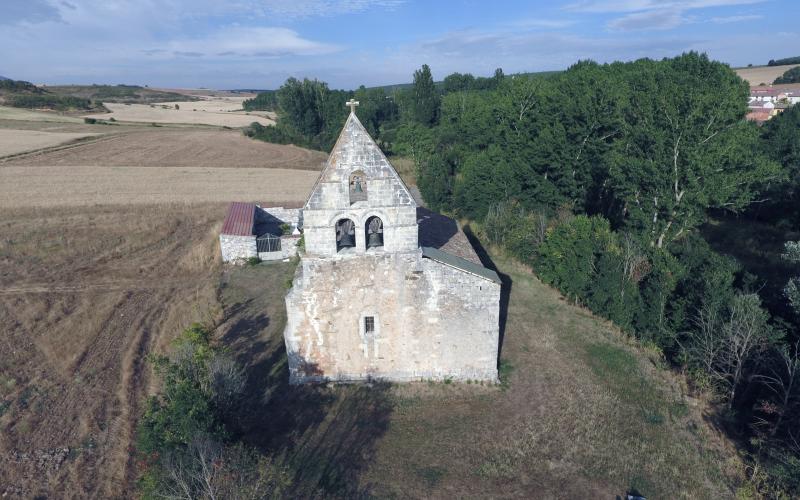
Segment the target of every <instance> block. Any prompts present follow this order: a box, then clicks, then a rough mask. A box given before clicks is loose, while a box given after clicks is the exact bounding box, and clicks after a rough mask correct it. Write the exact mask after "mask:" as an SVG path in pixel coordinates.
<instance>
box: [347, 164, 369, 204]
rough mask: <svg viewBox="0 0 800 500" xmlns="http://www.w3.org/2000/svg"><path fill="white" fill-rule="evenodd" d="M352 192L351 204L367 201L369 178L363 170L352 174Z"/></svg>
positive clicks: (350, 184) (350, 182) (350, 183)
mask: <svg viewBox="0 0 800 500" xmlns="http://www.w3.org/2000/svg"><path fill="white" fill-rule="evenodd" d="M348 186H349V188H348V189H349V191H350V204H351V205H352V204H353V203H355V202H357V201H367V176H366V175H365V174H364V172H362V171H361V170H356V171H355V172H353V173H352V174H350V179H349V182H348Z"/></svg>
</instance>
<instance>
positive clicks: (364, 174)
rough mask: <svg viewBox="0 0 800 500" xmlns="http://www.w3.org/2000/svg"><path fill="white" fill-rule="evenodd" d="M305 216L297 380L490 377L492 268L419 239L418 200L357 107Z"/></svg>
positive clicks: (296, 322) (291, 311)
mask: <svg viewBox="0 0 800 500" xmlns="http://www.w3.org/2000/svg"><path fill="white" fill-rule="evenodd" d="M375 217H378V218H379V219H380V222H381V223H382V225H380V224H377V225H375V224H374V220H375ZM302 219H303V233H304V236H305V246H306V254H305V255H304V256H302V259H301V263H300V265H299V266H298V269H297V274H296V275H295V279H294V282H293V286H292V288H291V290H290V291H289V293H288V294H287V296H286V308H287V317H288V319H287V325H286V329H285V331H284V338H285V342H286V349H287V352H288V356H289V370H290V376H291V382H292V383H302V382H312V381H316V382H318V381H324V380H334V381H358V380H367V379H386V380H393V381H410V380H422V379H435V380H442V379H448V378H451V379H455V380H470V379H471V380H488V381H495V380H497V353H498V342H499V320H500V318H499V315H500V313H499V309H500V286H501V285H500V280H499V278H497V275H496V274H495V273H494V272H492V271H489V270H487V269H485V268H483V267H482V266H480V265H479V264H477V263H476V262H474V260H473V262H470V261H468V260H465V259H464V258H461V257H457V256H454V255H451V254H447V253H445V252H442V251H439V250H433V249H429V250H427V251H426V250H425V249H422V248H420V245H419V241H420V236H419V225H418V211H417V205H416V203H415V202H414V200H413V198H412V197H411V194H410V193H409V191H408V189H407V188H406V186H405V185H404V184H403V182H402V180H401V179H400V177H399V176H398V175H397V172H396V171H395V170H394V168H393V167H392V166H391V164H389V162H388V161H387V159H386V157H385V156H384V155H383V153H382V152H381V151H380V148H378V146H377V145H376V144H375V143H374V142H373V141H372V139H371V138H370V137H369V134H368V133H367V132H366V130H365V129H364V128H363V126H362V125H361V123H360V122H359V121H358V118H356V116H355V114H354V113H351V114H350V116H349V118H348V120H347V122H346V124H345V126H344V129H343V130H342V133H341V135H340V136H339V140H338V141H337V143H336V146H335V147H334V149H333V151H332V152H331V155H330V157H329V159H328V162H327V164H326V168H325V170H324V171H323V172H322V174H321V175H320V179H319V180H318V181H317V183H316V185H315V186H314V189H313V191H312V193H311V195H310V197H309V199H308V201H307V202H306V205H305V206H304V208H303V211H302ZM344 220H346V221H350V225H347V226H341V227H340V226H339V224H340V223H341V221H344ZM371 222H372V223H373V225H370V223H371ZM453 225H454V226H455V224H454V223H453ZM343 227H349V228H354V230H351V232H350V233H347V234H348V235H349V236H344V237H343V235H344V232H345V230H344V229H342V228H343ZM378 230H380V231H381V232H380V235H378V234H377V233H378ZM445 239H446V238H445ZM345 240H347V245H345V244H343V243H344V241H345ZM353 240H354V241H353Z"/></svg>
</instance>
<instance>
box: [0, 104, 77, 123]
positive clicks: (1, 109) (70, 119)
mask: <svg viewBox="0 0 800 500" xmlns="http://www.w3.org/2000/svg"><path fill="white" fill-rule="evenodd" d="M0 120H19V121H33V122H61V123H83V119H81V118H76V117H74V116H68V115H64V114H61V113H57V112H55V111H31V110H28V109H20V108H11V107H8V106H0Z"/></svg>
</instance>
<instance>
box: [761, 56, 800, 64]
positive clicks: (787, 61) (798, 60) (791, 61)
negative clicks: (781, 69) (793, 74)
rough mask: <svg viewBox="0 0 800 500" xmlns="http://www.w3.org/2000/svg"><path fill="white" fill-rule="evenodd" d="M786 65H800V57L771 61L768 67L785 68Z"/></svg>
mask: <svg viewBox="0 0 800 500" xmlns="http://www.w3.org/2000/svg"><path fill="white" fill-rule="evenodd" d="M786 64H800V56H798V57H786V58H784V59H777V60H776V59H770V60H769V62H768V63H767V66H784V65H786Z"/></svg>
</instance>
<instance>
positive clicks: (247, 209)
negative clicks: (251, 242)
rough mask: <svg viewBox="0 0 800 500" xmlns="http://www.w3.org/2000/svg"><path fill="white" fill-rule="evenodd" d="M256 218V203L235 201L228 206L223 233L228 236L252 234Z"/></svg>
mask: <svg viewBox="0 0 800 500" xmlns="http://www.w3.org/2000/svg"><path fill="white" fill-rule="evenodd" d="M255 218H256V205H255V204H254V203H242V202H238V201H235V202H233V203H231V206H230V207H228V213H227V215H225V222H223V223H222V231H220V232H221V234H225V235H228V236H252V235H253V227H254V225H255Z"/></svg>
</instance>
